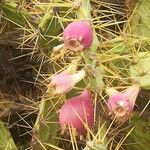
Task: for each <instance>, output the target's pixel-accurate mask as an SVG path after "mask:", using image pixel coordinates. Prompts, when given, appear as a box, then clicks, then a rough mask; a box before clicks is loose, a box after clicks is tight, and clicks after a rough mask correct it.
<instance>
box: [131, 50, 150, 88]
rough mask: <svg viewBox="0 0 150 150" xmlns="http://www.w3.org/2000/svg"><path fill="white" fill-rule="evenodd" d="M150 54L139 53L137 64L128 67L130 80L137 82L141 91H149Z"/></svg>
mask: <svg viewBox="0 0 150 150" xmlns="http://www.w3.org/2000/svg"><path fill="white" fill-rule="evenodd" d="M149 62H150V53H149V52H140V53H139V54H138V56H137V63H136V64H134V65H131V66H130V76H131V80H133V81H134V82H139V83H140V85H141V87H142V88H143V89H150V70H149V68H150V63H149Z"/></svg>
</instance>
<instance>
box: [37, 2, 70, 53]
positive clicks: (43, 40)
mask: <svg viewBox="0 0 150 150" xmlns="http://www.w3.org/2000/svg"><path fill="white" fill-rule="evenodd" d="M70 7H71V4H70V3H68V4H66V5H64V2H63V1H62V0H53V1H52V2H50V3H49V5H48V6H47V9H46V12H45V14H44V16H43V17H42V18H41V20H40V23H39V25H38V28H39V29H40V32H41V34H42V36H41V37H40V38H39V41H38V45H39V47H40V48H42V49H43V51H44V53H46V54H49V52H51V50H52V49H53V48H54V47H55V46H57V45H59V44H60V37H59V34H60V33H61V32H62V30H63V26H64V24H66V22H65V21H63V19H65V17H64V16H65V15H66V12H67V11H68V9H69V8H70ZM68 16H70V17H72V12H70V13H68Z"/></svg>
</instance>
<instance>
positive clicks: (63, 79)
mask: <svg viewBox="0 0 150 150" xmlns="http://www.w3.org/2000/svg"><path fill="white" fill-rule="evenodd" d="M84 77H85V71H84V70H80V71H78V72H77V73H75V74H69V73H67V72H65V71H63V72H62V73H60V74H57V75H55V76H53V77H52V81H51V82H50V84H49V86H53V87H54V88H55V89H54V93H55V94H64V93H67V92H69V91H70V90H71V89H72V88H73V87H74V86H75V84H77V83H78V82H79V81H80V80H82V79H83V78H84Z"/></svg>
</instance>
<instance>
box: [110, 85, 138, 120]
mask: <svg viewBox="0 0 150 150" xmlns="http://www.w3.org/2000/svg"><path fill="white" fill-rule="evenodd" d="M139 90H140V88H139V85H133V86H131V87H129V88H128V89H127V90H126V91H125V92H118V91H116V90H112V89H107V93H108V94H110V93H111V95H109V99H108V108H109V111H110V113H111V114H113V115H114V116H116V117H117V119H118V121H125V120H127V119H128V118H129V116H130V114H131V112H132V110H133V108H134V105H135V101H136V98H137V96H138V93H139ZM110 91H111V92H110ZM113 91H114V92H113Z"/></svg>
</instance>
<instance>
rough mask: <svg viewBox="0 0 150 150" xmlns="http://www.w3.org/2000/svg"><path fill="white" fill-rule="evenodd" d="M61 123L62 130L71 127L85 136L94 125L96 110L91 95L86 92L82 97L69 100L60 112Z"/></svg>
mask: <svg viewBox="0 0 150 150" xmlns="http://www.w3.org/2000/svg"><path fill="white" fill-rule="evenodd" d="M59 123H60V125H61V127H62V129H65V127H67V126H69V127H71V128H74V129H75V130H76V131H77V133H78V134H80V135H84V134H85V133H86V130H87V129H88V128H91V127H92V126H93V124H94V108H93V106H92V103H91V93H90V91H88V90H84V91H83V92H82V93H81V95H79V96H76V97H73V98H71V99H69V100H67V101H66V102H65V103H64V104H63V106H62V107H61V109H60V111H59Z"/></svg>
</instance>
